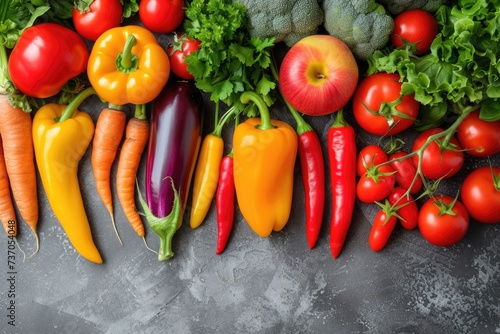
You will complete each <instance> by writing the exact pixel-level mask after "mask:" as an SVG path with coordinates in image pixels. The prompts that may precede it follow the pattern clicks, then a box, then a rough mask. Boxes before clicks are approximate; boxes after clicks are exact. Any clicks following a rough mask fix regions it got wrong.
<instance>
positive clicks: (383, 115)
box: [352, 72, 420, 136]
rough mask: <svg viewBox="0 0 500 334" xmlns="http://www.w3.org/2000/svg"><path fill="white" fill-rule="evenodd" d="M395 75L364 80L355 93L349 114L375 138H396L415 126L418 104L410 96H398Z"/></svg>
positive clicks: (376, 75)
mask: <svg viewBox="0 0 500 334" xmlns="http://www.w3.org/2000/svg"><path fill="white" fill-rule="evenodd" d="M399 79H400V77H399V74H397V73H383V72H380V73H375V74H372V75H369V76H367V77H366V78H365V79H364V80H363V81H362V82H361V83H360V84H359V85H358V88H357V89H356V92H355V93H354V97H353V101H352V110H353V113H354V117H355V118H356V121H357V122H358V124H359V125H360V126H361V127H362V128H363V129H364V130H365V131H367V132H369V133H372V134H374V135H377V136H390V135H395V134H398V133H400V132H402V131H403V130H406V129H408V128H409V127H410V126H412V125H413V124H414V123H415V120H416V118H417V116H418V111H419V108H420V103H419V102H418V101H416V100H415V98H414V97H413V95H405V96H402V95H401V86H402V83H401V82H400V81H399Z"/></svg>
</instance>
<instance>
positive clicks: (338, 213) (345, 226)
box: [328, 110, 356, 258]
mask: <svg viewBox="0 0 500 334" xmlns="http://www.w3.org/2000/svg"><path fill="white" fill-rule="evenodd" d="M328 157H329V162H330V179H331V180H330V181H331V190H332V217H331V222H330V248H331V251H332V255H333V257H334V258H337V257H338V256H339V255H340V252H341V251H342V248H343V246H344V242H345V240H346V237H347V232H348V231H349V227H350V225H351V219H352V213H353V210H354V204H355V201H356V140H355V133H354V129H353V128H352V126H350V125H349V124H348V123H347V122H345V120H344V118H343V115H342V110H339V111H338V112H337V117H336V119H335V122H334V123H333V124H332V126H331V127H330V129H329V130H328Z"/></svg>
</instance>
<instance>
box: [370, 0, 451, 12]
mask: <svg viewBox="0 0 500 334" xmlns="http://www.w3.org/2000/svg"><path fill="white" fill-rule="evenodd" d="M378 1H379V2H380V4H382V5H383V6H384V7H385V8H386V9H387V10H388V11H389V12H390V13H391V14H394V15H397V14H400V13H402V12H404V11H405V10H409V9H415V8H420V9H424V10H426V11H428V12H431V13H433V12H435V11H436V10H437V9H438V8H439V7H441V5H444V4H446V3H448V1H447V0H378Z"/></svg>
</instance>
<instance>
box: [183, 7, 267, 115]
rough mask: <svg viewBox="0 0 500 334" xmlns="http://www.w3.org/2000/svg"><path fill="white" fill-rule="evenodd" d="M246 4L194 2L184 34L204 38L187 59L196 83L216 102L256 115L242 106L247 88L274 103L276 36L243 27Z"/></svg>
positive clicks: (252, 108)
mask: <svg viewBox="0 0 500 334" xmlns="http://www.w3.org/2000/svg"><path fill="white" fill-rule="evenodd" d="M245 14H246V8H245V6H244V5H243V4H241V3H237V2H233V1H230V0H208V1H207V0H193V1H191V3H190V4H189V5H188V7H187V8H186V17H185V20H184V29H185V31H186V34H187V35H188V36H189V37H191V38H193V39H195V40H198V41H200V43H201V44H200V49H199V50H198V51H195V52H192V53H191V54H190V55H189V56H187V57H186V58H185V62H186V63H187V64H188V66H187V69H188V71H189V72H190V73H191V74H192V75H193V76H194V82H195V85H196V87H198V88H199V89H200V90H202V91H204V92H206V93H207V94H208V95H209V96H210V99H211V100H212V101H214V102H215V103H216V104H217V103H219V102H223V103H224V104H226V105H227V106H229V107H232V106H233V105H234V106H235V107H236V109H238V110H241V111H243V110H244V113H245V115H246V116H256V115H257V113H258V110H256V109H255V107H254V105H253V104H251V105H249V106H247V105H244V104H243V103H241V101H240V95H241V93H243V92H244V91H252V92H256V93H257V94H259V95H260V96H261V97H262V98H263V99H264V101H265V102H266V104H267V105H268V106H270V105H272V104H273V103H274V97H273V92H274V89H275V88H276V82H275V81H274V80H273V78H272V74H271V72H270V71H269V67H270V64H271V54H270V49H271V48H272V47H273V46H274V39H272V38H265V39H261V38H259V37H251V36H250V35H249V33H248V30H247V29H246V27H245V24H244V23H245V20H246V16H245Z"/></svg>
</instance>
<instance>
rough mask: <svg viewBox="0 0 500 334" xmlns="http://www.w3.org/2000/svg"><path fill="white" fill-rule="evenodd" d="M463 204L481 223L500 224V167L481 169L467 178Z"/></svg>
mask: <svg viewBox="0 0 500 334" xmlns="http://www.w3.org/2000/svg"><path fill="white" fill-rule="evenodd" d="M460 196H461V198H462V202H463V204H464V205H465V207H466V208H467V211H469V214H470V215H471V217H472V218H474V219H475V220H477V221H478V222H480V223H488V224H492V223H500V167H493V166H492V167H489V166H484V167H479V168H476V169H475V170H473V171H472V172H471V173H470V174H469V175H467V176H466V177H465V180H464V182H463V183H462V188H461V189H460Z"/></svg>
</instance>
